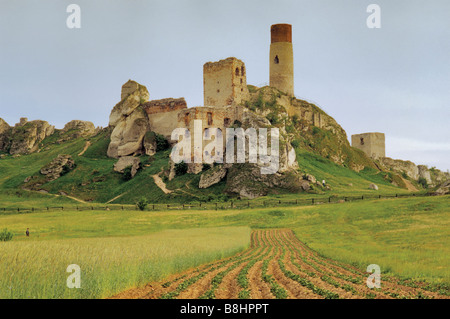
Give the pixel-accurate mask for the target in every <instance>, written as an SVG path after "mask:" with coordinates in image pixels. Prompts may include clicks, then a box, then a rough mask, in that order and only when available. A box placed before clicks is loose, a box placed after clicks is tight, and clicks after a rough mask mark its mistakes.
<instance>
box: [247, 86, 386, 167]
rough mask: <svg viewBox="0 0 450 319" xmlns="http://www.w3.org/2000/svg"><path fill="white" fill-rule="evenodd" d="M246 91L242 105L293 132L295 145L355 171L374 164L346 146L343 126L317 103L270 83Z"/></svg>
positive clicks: (289, 134) (360, 152) (359, 152)
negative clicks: (286, 92)
mask: <svg viewBox="0 0 450 319" xmlns="http://www.w3.org/2000/svg"><path fill="white" fill-rule="evenodd" d="M250 91H251V93H250V100H249V101H248V102H246V103H245V106H246V107H247V108H248V109H250V110H251V111H253V112H256V113H258V114H261V115H263V116H265V117H267V118H268V119H270V121H271V122H272V123H273V124H276V125H278V126H280V128H282V129H283V130H285V131H286V133H287V134H286V135H287V136H290V137H293V138H296V136H297V141H296V142H297V144H298V146H299V147H301V148H303V149H305V150H308V151H312V152H314V153H316V154H319V155H320V156H322V157H325V158H328V159H330V160H331V161H333V162H335V163H336V164H338V165H341V166H346V167H349V168H350V169H352V170H355V171H360V170H362V169H363V168H364V167H371V168H375V169H376V168H377V167H376V165H375V163H374V162H373V160H371V159H370V158H369V157H368V156H367V155H366V154H364V152H362V151H360V150H358V149H355V148H353V147H351V146H350V143H349V141H348V138H347V134H346V132H345V130H344V129H343V128H342V127H341V126H340V125H339V124H338V123H337V122H336V120H334V119H333V118H332V117H331V116H330V115H328V114H326V113H325V112H324V111H323V110H322V109H320V108H319V107H318V106H316V105H314V104H313V103H310V102H307V101H304V100H300V99H296V98H294V97H292V96H288V95H286V94H284V93H282V92H280V91H279V90H277V89H276V88H273V87H261V88H257V87H252V89H251V90H250ZM281 124H284V125H281ZM298 137H300V138H298ZM300 166H301V163H300Z"/></svg>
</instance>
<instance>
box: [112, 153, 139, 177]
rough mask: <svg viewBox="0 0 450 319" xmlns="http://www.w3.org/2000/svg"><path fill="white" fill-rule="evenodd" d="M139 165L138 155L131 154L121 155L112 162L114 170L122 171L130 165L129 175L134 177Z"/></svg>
mask: <svg viewBox="0 0 450 319" xmlns="http://www.w3.org/2000/svg"><path fill="white" fill-rule="evenodd" d="M140 165H141V160H140V159H139V157H133V156H123V157H121V158H119V160H118V161H117V162H116V164H114V171H116V172H119V173H123V172H124V170H125V168H127V167H130V166H131V177H134V175H136V173H137V171H138V169H139V167H140Z"/></svg>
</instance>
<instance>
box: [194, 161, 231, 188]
mask: <svg viewBox="0 0 450 319" xmlns="http://www.w3.org/2000/svg"><path fill="white" fill-rule="evenodd" d="M225 175H227V169H226V168H225V167H224V166H223V165H218V166H215V167H213V168H211V169H209V170H207V171H205V172H204V173H203V174H202V175H201V176H200V182H199V183H198V188H208V187H210V186H212V185H214V184H217V183H218V182H220V181H221V180H222V179H223V178H224V177H225Z"/></svg>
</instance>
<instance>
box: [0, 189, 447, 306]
mask: <svg viewBox="0 0 450 319" xmlns="http://www.w3.org/2000/svg"><path fill="white" fill-rule="evenodd" d="M4 227H7V228H8V229H9V230H11V231H12V232H13V233H14V235H15V237H14V238H13V240H12V241H11V242H5V243H0V278H1V284H0V297H2V298H10V297H12V298H23V297H25V298H27V297H30V298H63V297H64V298H98V297H107V296H110V295H112V294H114V293H116V292H118V291H120V290H124V289H126V288H129V287H133V286H139V285H143V284H145V283H146V282H149V281H151V280H155V279H160V278H163V277H165V276H167V275H169V274H171V273H176V272H179V271H182V270H184V269H186V268H190V267H194V266H195V265H199V264H201V263H204V262H207V261H209V260H213V259H216V258H220V257H223V256H225V255H231V254H233V253H235V252H237V251H239V250H242V249H243V248H244V247H246V245H248V243H249V232H250V231H249V228H252V229H263V228H289V229H292V230H294V232H295V234H296V236H297V237H298V238H299V239H300V240H302V241H303V242H305V243H306V244H307V245H309V246H310V247H311V248H313V249H315V250H316V251H318V252H319V253H321V254H322V255H324V256H327V257H330V258H333V259H336V260H340V261H343V262H347V263H352V264H353V265H355V266H357V267H359V268H361V269H363V270H364V269H365V268H366V267H367V265H369V264H378V265H380V267H381V271H382V274H383V275H386V274H388V275H390V274H395V275H397V276H400V277H404V278H412V279H416V280H425V281H427V282H430V283H435V284H447V285H449V284H450V271H449V266H450V245H449V238H450V196H442V197H416V198H397V199H381V200H367V201H357V202H346V203H336V204H323V205H315V206H298V207H279V208H265V209H251V208H250V209H245V210H218V211H215V210H203V211H196V210H190V211H188V210H186V211H156V212H152V211H135V210H133V211H114V210H112V211H96V210H93V211H66V210H64V211H53V212H35V213H28V214H0V228H1V229H3V228H4ZM26 228H30V231H31V237H30V238H27V237H25V235H24V231H25V230H26ZM72 263H75V264H78V265H80V266H81V268H82V271H83V276H84V277H83V278H85V279H84V281H83V282H82V288H83V289H79V291H75V289H68V288H66V286H65V280H66V278H67V276H68V275H69V274H68V273H66V272H65V269H66V267H67V265H69V264H72ZM82 280H83V279H82ZM9 287H13V288H12V289H9Z"/></svg>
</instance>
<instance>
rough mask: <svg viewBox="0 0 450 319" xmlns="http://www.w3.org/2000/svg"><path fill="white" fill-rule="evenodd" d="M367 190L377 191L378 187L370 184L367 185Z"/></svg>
mask: <svg viewBox="0 0 450 319" xmlns="http://www.w3.org/2000/svg"><path fill="white" fill-rule="evenodd" d="M369 189H374V190H376V191H377V190H378V186H377V185H375V184H373V183H372V184H370V185H369Z"/></svg>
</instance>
